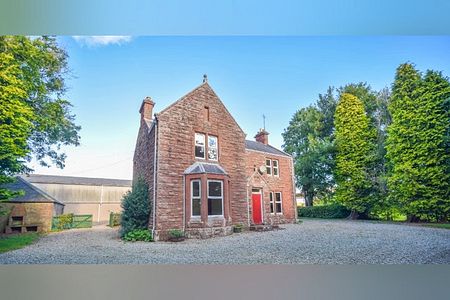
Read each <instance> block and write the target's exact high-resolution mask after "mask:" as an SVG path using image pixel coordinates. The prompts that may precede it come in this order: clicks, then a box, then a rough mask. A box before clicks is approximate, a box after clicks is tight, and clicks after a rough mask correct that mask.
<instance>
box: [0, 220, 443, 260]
mask: <svg viewBox="0 0 450 300" xmlns="http://www.w3.org/2000/svg"><path fill="white" fill-rule="evenodd" d="M0 263H1V264H14V263H19V264H148V263H157V264H187V263H194V264H255V263H256V264H271V263H276V264H292V263H293V264H425V263H432V264H450V230H446V229H437V228H425V227H419V226H407V225H396V224H382V223H371V222H362V221H347V220H305V221H304V222H303V223H302V224H290V225H284V226H283V229H280V230H276V231H270V232H244V233H239V234H233V235H231V236H227V237H219V238H213V239H208V240H187V241H184V242H180V243H167V242H158V243H143V242H137V243H124V242H122V241H120V240H119V239H118V238H117V229H111V228H108V227H94V228H93V229H78V230H69V231H65V232H60V233H51V234H48V235H47V236H45V237H43V238H41V239H40V240H39V241H38V242H37V243H35V244H33V245H30V246H28V247H26V248H23V249H19V250H15V251H12V252H8V253H4V254H0Z"/></svg>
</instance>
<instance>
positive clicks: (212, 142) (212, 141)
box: [208, 135, 218, 160]
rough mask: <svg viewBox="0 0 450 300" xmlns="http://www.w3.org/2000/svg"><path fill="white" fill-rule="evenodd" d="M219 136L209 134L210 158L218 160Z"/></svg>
mask: <svg viewBox="0 0 450 300" xmlns="http://www.w3.org/2000/svg"><path fill="white" fill-rule="evenodd" d="M217 149H218V146H217V137H216V136H212V135H208V159H210V160H217V156H218V155H217V152H218V151H217Z"/></svg>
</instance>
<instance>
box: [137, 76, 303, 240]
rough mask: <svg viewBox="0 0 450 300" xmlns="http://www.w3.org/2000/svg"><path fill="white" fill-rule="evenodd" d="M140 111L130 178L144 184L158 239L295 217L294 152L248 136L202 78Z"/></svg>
mask: <svg viewBox="0 0 450 300" xmlns="http://www.w3.org/2000/svg"><path fill="white" fill-rule="evenodd" d="M154 106H155V103H154V102H153V101H152V99H151V98H150V97H147V98H145V99H144V100H143V102H142V105H141V108H140V110H139V112H140V114H141V118H140V129H139V133H138V137H137V142H136V148H135V154H134V160H133V164H134V165H133V180H136V179H137V178H138V177H142V178H143V179H144V180H145V181H146V182H147V184H148V186H149V195H150V201H151V203H152V206H153V208H154V209H153V211H152V214H151V216H149V227H150V229H151V230H152V232H153V236H154V238H155V239H156V240H164V239H166V238H167V234H168V231H169V230H170V229H180V230H183V231H184V232H185V234H186V235H187V236H188V237H198V238H206V237H212V236H216V235H227V234H230V233H232V231H233V230H232V229H233V227H232V226H233V225H236V224H241V225H243V226H244V227H247V228H248V227H250V228H251V227H252V226H266V225H267V226H271V225H278V224H282V223H293V222H295V221H296V201H295V188H294V177H293V161H292V157H291V156H290V155H289V154H287V153H285V152H283V151H281V150H278V149H276V148H275V147H272V146H270V145H269V140H268V136H269V133H268V132H266V131H265V130H264V129H261V130H260V131H259V132H258V133H257V134H256V136H255V139H256V140H255V141H252V140H246V139H245V137H246V134H245V133H244V131H243V130H242V128H241V127H240V126H239V124H237V122H236V121H235V119H234V118H233V116H232V115H231V114H230V113H229V112H228V110H227V108H226V107H225V105H224V104H223V103H222V101H221V100H220V99H219V97H218V96H217V95H216V93H215V92H214V90H213V89H212V88H211V86H210V85H209V83H208V81H207V78H206V76H205V77H204V80H203V83H202V84H201V85H200V86H198V87H197V88H195V89H194V90H192V91H191V92H189V93H188V94H186V95H185V96H183V97H182V98H180V99H179V100H178V101H176V102H174V103H173V104H171V105H170V106H168V107H167V108H165V109H163V110H162V111H160V112H159V113H156V114H154V115H153V109H154Z"/></svg>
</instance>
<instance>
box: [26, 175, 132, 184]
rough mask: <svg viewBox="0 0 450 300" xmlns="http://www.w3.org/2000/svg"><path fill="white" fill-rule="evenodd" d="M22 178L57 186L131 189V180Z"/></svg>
mask: <svg viewBox="0 0 450 300" xmlns="http://www.w3.org/2000/svg"><path fill="white" fill-rule="evenodd" d="M21 178H22V179H24V180H26V181H28V182H31V183H55V184H74V185H103V186H121V187H131V180H123V179H108V178H90V177H72V176H54V175H39V174H30V175H23V176H21Z"/></svg>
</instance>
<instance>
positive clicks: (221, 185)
mask: <svg viewBox="0 0 450 300" xmlns="http://www.w3.org/2000/svg"><path fill="white" fill-rule="evenodd" d="M206 182H207V183H206V184H207V186H206V189H207V192H206V201H208V200H209V199H220V200H221V201H222V214H221V215H210V214H209V213H208V217H223V210H224V207H223V180H213V179H211V180H209V179H208V180H207V181H206ZM210 182H220V194H221V196H220V197H219V196H209V183H210ZM208 205H209V201H208ZM208 210H209V209H208Z"/></svg>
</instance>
